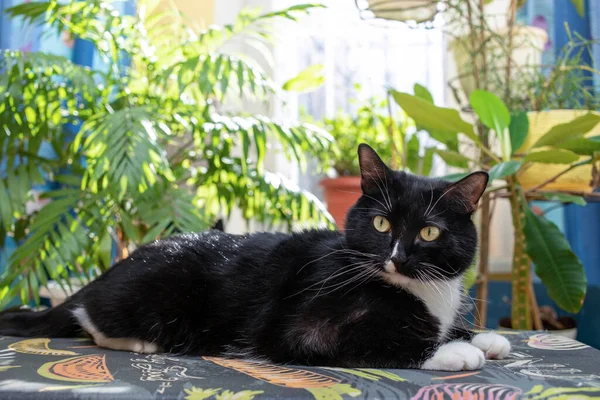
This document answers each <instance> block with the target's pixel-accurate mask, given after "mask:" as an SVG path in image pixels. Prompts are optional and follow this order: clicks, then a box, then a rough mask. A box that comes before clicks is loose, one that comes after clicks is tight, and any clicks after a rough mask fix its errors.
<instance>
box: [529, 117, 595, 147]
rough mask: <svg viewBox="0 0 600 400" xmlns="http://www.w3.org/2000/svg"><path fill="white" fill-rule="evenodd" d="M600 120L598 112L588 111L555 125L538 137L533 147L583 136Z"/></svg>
mask: <svg viewBox="0 0 600 400" xmlns="http://www.w3.org/2000/svg"><path fill="white" fill-rule="evenodd" d="M598 122H600V114H596V113H588V114H585V115H582V116H581V117H577V118H575V119H574V120H572V121H570V122H566V123H564V124H559V125H555V126H553V127H552V129H550V130H549V131H548V132H547V133H546V134H544V136H542V137H541V138H539V139H538V141H537V142H535V144H534V145H533V147H541V146H551V145H554V144H557V143H560V142H564V141H565V140H567V139H573V138H576V137H579V136H583V135H585V134H586V133H588V132H589V131H591V130H592V129H593V128H594V127H595V126H596V125H597V124H598Z"/></svg>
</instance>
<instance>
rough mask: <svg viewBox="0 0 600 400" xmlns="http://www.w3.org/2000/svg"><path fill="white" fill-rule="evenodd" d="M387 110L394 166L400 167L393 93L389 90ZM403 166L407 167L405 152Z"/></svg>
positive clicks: (404, 146)
mask: <svg viewBox="0 0 600 400" xmlns="http://www.w3.org/2000/svg"><path fill="white" fill-rule="evenodd" d="M387 110H388V114H389V118H390V121H389V123H388V135H389V137H390V143H391V145H392V168H393V169H398V149H397V148H396V142H395V141H394V116H393V114H392V95H391V93H390V92H389V91H388V92H387ZM402 147H403V148H404V149H406V145H405V144H404V143H403V146H402ZM402 159H403V162H402V164H403V166H404V167H406V161H404V154H402Z"/></svg>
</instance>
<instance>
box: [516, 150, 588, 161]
mask: <svg viewBox="0 0 600 400" xmlns="http://www.w3.org/2000/svg"><path fill="white" fill-rule="evenodd" d="M578 159H579V156H578V155H577V154H576V153H573V152H572V151H569V150H563V149H555V150H543V151H536V152H534V153H529V154H527V156H525V158H524V159H523V161H524V162H528V161H529V162H539V163H543V164H571V163H572V162H575V161H577V160H578Z"/></svg>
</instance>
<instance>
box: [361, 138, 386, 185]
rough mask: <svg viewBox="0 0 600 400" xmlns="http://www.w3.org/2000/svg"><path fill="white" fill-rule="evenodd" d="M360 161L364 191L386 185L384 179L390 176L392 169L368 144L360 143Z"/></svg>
mask: <svg viewBox="0 0 600 400" xmlns="http://www.w3.org/2000/svg"><path fill="white" fill-rule="evenodd" d="M358 163H359V164H360V178H361V179H360V186H361V188H362V191H363V192H365V193H367V192H373V191H377V190H380V188H382V187H386V186H385V184H384V181H385V179H387V177H388V176H389V174H390V169H389V168H388V167H387V165H385V163H384V162H383V161H381V158H379V155H377V153H376V152H375V150H373V149H372V148H371V146H369V145H368V144H364V143H361V144H360V145H358Z"/></svg>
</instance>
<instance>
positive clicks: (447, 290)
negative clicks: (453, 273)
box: [382, 272, 462, 340]
mask: <svg viewBox="0 0 600 400" xmlns="http://www.w3.org/2000/svg"><path fill="white" fill-rule="evenodd" d="M382 275H383V277H384V278H385V280H387V281H388V282H390V283H392V284H393V285H396V286H399V287H402V288H403V289H405V290H407V291H409V292H410V293H412V294H413V295H415V296H416V297H418V298H419V299H420V300H421V301H422V302H423V303H424V304H425V306H426V307H427V311H429V313H430V314H431V315H433V316H434V317H435V318H437V319H438V321H439V323H440V332H439V336H438V339H439V340H443V339H445V337H446V334H447V333H448V330H449V329H450V328H451V327H452V324H453V323H454V319H455V318H456V316H457V314H458V310H459V309H460V307H461V305H462V298H461V290H462V281H461V278H455V279H453V280H449V281H428V282H427V283H424V282H421V281H419V280H417V279H411V278H409V277H407V276H404V275H402V274H399V273H388V272H383V273H382Z"/></svg>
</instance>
